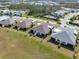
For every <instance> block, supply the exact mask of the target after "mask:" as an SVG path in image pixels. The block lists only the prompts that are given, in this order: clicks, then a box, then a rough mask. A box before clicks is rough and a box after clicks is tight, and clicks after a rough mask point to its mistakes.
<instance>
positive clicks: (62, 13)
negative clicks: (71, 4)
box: [51, 10, 68, 16]
mask: <svg viewBox="0 0 79 59" xmlns="http://www.w3.org/2000/svg"><path fill="white" fill-rule="evenodd" d="M66 13H68V11H65V10H57V11H56V12H54V13H53V12H52V13H51V14H52V15H53V16H64V15H65V14H66Z"/></svg>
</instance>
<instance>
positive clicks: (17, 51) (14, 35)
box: [0, 28, 72, 59]
mask: <svg viewBox="0 0 79 59" xmlns="http://www.w3.org/2000/svg"><path fill="white" fill-rule="evenodd" d="M0 59H72V58H71V57H69V56H66V55H63V54H61V53H59V52H57V51H55V50H53V49H52V48H51V47H50V46H48V45H45V44H43V43H42V42H40V41H38V40H36V39H35V38H33V37H32V36H31V37H30V36H29V34H28V33H25V32H21V31H16V30H14V29H8V28H0Z"/></svg>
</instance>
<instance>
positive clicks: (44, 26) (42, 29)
mask: <svg viewBox="0 0 79 59" xmlns="http://www.w3.org/2000/svg"><path fill="white" fill-rule="evenodd" d="M48 25H51V24H47V23H44V24H41V25H39V26H35V27H33V28H32V30H34V31H37V32H41V33H43V34H48V33H49V31H50V29H49V27H48ZM51 26H53V25H51Z"/></svg>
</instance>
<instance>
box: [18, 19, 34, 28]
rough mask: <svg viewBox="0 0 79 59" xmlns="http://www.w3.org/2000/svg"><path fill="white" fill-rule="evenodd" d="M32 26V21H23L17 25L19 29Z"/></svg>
mask: <svg viewBox="0 0 79 59" xmlns="http://www.w3.org/2000/svg"><path fill="white" fill-rule="evenodd" d="M31 25H32V20H25V21H22V22H20V23H19V24H17V26H18V27H19V28H28V27H30V26H31Z"/></svg>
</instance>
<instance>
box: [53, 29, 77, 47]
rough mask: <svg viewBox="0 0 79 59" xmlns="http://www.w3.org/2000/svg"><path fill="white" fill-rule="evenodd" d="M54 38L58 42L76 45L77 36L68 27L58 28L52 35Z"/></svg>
mask: <svg viewBox="0 0 79 59" xmlns="http://www.w3.org/2000/svg"><path fill="white" fill-rule="evenodd" d="M51 38H52V40H55V41H56V42H59V43H61V44H62V43H63V44H64V45H68V44H70V45H72V46H73V47H75V46H76V36H75V35H74V32H73V31H72V30H70V29H68V28H58V29H55V30H54V32H53V33H52V35H51Z"/></svg>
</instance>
